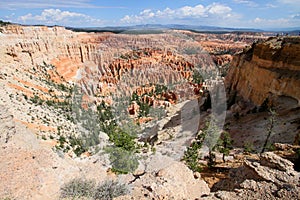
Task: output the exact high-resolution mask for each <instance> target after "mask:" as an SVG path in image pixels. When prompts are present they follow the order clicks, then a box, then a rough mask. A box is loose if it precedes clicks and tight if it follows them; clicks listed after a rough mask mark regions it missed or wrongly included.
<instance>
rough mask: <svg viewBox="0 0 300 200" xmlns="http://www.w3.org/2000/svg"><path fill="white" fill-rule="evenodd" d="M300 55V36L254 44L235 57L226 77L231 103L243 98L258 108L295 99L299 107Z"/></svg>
mask: <svg viewBox="0 0 300 200" xmlns="http://www.w3.org/2000/svg"><path fill="white" fill-rule="evenodd" d="M299 55H300V38H299V37H287V38H286V37H285V38H270V39H268V40H267V41H262V42H258V43H254V44H253V45H252V47H251V48H249V49H247V50H245V52H244V53H242V54H240V55H238V56H236V57H235V59H234V60H233V62H232V64H231V67H230V69H229V72H228V75H227V76H226V83H227V90H228V94H229V104H231V105H232V103H234V99H235V98H237V97H238V96H239V97H242V98H243V99H245V100H249V101H251V102H252V103H254V104H255V105H257V106H261V105H262V104H263V103H267V104H270V105H271V104H275V105H276V103H277V102H278V103H284V102H282V100H280V99H281V98H282V99H288V98H290V99H291V100H290V101H292V102H293V99H294V102H295V103H294V104H295V105H294V106H297V105H299V102H300V91H299V87H300V67H299V66H300V56H299ZM283 101H285V100H283ZM290 101H287V103H289V102H290ZM283 106H284V105H283Z"/></svg>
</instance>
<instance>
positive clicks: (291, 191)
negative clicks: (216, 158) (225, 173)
mask: <svg viewBox="0 0 300 200" xmlns="http://www.w3.org/2000/svg"><path fill="white" fill-rule="evenodd" d="M299 177H300V173H299V172H297V171H295V170H294V168H293V163H291V162H290V161H288V160H286V159H283V158H281V157H280V156H278V155H276V154H275V153H273V152H266V153H263V154H262V155H261V156H260V160H245V161H244V165H243V166H242V167H239V168H237V169H232V170H231V171H230V175H229V178H228V179H224V180H222V181H220V182H218V183H216V184H215V185H214V187H213V188H212V190H213V191H216V192H215V193H213V194H210V196H209V197H207V199H216V198H219V199H236V198H237V199H299V198H300V193H299V190H300V185H299Z"/></svg>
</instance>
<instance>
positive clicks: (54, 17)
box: [18, 9, 103, 26]
mask: <svg viewBox="0 0 300 200" xmlns="http://www.w3.org/2000/svg"><path fill="white" fill-rule="evenodd" d="M18 21H19V22H21V23H25V24H45V25H63V26H82V25H88V26H92V25H93V26H97V25H101V24H102V23H103V21H102V20H99V19H95V18H92V17H90V16H88V15H85V14H82V13H76V12H69V11H61V10H60V9H45V10H43V12H42V13H41V14H40V15H32V14H31V13H29V14H27V15H24V16H20V17H19V18H18Z"/></svg>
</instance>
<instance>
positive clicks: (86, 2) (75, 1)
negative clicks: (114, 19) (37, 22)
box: [0, 0, 123, 9]
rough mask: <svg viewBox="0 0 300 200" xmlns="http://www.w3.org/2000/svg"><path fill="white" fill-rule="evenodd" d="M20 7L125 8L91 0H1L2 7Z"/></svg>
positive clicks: (0, 5) (0, 7)
mask: <svg viewBox="0 0 300 200" xmlns="http://www.w3.org/2000/svg"><path fill="white" fill-rule="evenodd" d="M18 8H30V9H32V8H123V7H106V6H96V5H93V4H92V3H90V0H51V1H46V0H42V1H41V0H14V1H12V0H1V2H0V9H18Z"/></svg>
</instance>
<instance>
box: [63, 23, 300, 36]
mask: <svg viewBox="0 0 300 200" xmlns="http://www.w3.org/2000/svg"><path fill="white" fill-rule="evenodd" d="M67 29H71V30H73V31H85V32H106V31H110V32H114V33H120V32H128V33H131V32H132V33H135V32H143V33H146V32H149V33H155V32H161V31H164V30H168V29H174V30H190V31H194V32H214V33H226V32H278V33H281V32H284V33H289V34H291V33H293V35H295V34H298V33H299V32H300V27H295V28H285V29H266V30H262V29H253V28H227V27H218V26H196V25H180V24H168V25H162V24H145V25H134V26H107V27H87V28H76V27H67Z"/></svg>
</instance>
